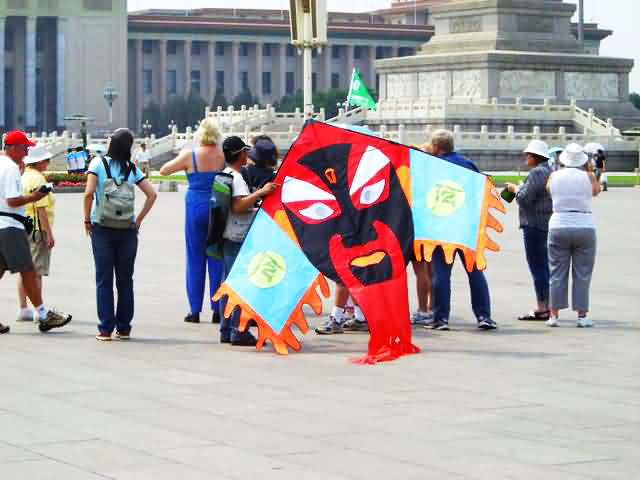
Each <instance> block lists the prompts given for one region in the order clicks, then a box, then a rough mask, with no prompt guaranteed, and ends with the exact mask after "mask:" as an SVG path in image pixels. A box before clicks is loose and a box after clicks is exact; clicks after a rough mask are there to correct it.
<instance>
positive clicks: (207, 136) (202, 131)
mask: <svg viewBox="0 0 640 480" xmlns="http://www.w3.org/2000/svg"><path fill="white" fill-rule="evenodd" d="M221 137H222V135H221V134H220V130H219V129H218V124H217V123H216V122H215V121H214V120H213V119H211V118H205V119H204V120H202V122H200V126H199V127H198V130H197V131H196V139H197V140H198V142H200V145H218V144H219V143H220V139H221Z"/></svg>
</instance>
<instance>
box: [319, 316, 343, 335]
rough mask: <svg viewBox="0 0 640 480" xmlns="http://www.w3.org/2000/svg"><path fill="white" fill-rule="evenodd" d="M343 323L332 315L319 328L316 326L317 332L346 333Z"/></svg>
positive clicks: (321, 333) (327, 333)
mask: <svg viewBox="0 0 640 480" xmlns="http://www.w3.org/2000/svg"><path fill="white" fill-rule="evenodd" d="M342 323H343V322H339V321H338V320H336V318H335V317H333V316H330V317H329V320H327V321H326V322H324V323H323V324H322V325H320V326H319V327H318V328H316V333H317V334H318V335H335V334H337V333H344V330H343V329H342Z"/></svg>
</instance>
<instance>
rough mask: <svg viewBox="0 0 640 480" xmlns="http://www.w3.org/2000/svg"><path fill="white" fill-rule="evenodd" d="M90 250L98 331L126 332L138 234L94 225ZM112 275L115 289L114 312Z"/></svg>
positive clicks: (131, 301) (130, 307)
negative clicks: (116, 298) (91, 250)
mask: <svg viewBox="0 0 640 480" xmlns="http://www.w3.org/2000/svg"><path fill="white" fill-rule="evenodd" d="M91 247H92V248H93V259H94V261H95V265H96V300H97V305H98V320H99V322H100V323H99V325H98V330H99V331H100V333H107V334H111V333H112V332H113V329H114V328H116V329H117V330H118V332H120V333H125V334H126V333H129V332H130V331H131V320H132V319H133V307H134V305H133V269H134V265H135V262H136V254H137V252H138V233H137V232H136V230H135V229H134V228H130V229H118V228H107V227H101V226H100V225H95V224H94V225H93V228H92V232H91ZM114 273H115V277H116V288H117V290H118V305H117V308H115V311H114V300H113V275H114Z"/></svg>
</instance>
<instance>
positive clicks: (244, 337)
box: [231, 332, 258, 347]
mask: <svg viewBox="0 0 640 480" xmlns="http://www.w3.org/2000/svg"><path fill="white" fill-rule="evenodd" d="M257 344H258V339H257V338H256V337H254V336H253V335H251V334H250V333H247V332H244V333H242V334H240V335H239V336H237V337H235V338H233V339H231V345H233V346H234V347H255V346H256V345H257Z"/></svg>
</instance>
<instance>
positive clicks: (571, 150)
mask: <svg viewBox="0 0 640 480" xmlns="http://www.w3.org/2000/svg"><path fill="white" fill-rule="evenodd" d="M587 160H589V157H588V156H587V154H586V153H584V150H583V149H582V146H580V145H578V144H577V143H570V144H569V145H567V146H566V148H565V149H564V150H563V152H562V153H561V154H560V163H562V164H563V165H564V166H565V167H574V168H577V167H581V166H582V165H584V164H585V163H587Z"/></svg>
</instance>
